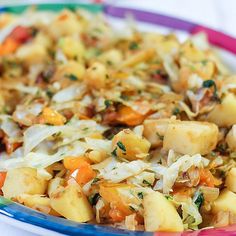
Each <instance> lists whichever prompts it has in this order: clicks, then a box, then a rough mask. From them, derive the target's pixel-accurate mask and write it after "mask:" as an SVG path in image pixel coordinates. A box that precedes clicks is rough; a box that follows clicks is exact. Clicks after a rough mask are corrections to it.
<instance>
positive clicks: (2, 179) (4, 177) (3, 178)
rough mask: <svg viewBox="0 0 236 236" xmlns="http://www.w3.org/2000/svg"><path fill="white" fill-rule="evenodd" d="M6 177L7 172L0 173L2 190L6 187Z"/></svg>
mask: <svg viewBox="0 0 236 236" xmlns="http://www.w3.org/2000/svg"><path fill="white" fill-rule="evenodd" d="M6 175H7V172H0V189H1V188H2V186H3V185H4V182H5V179H6Z"/></svg>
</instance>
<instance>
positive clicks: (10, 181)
mask: <svg viewBox="0 0 236 236" xmlns="http://www.w3.org/2000/svg"><path fill="white" fill-rule="evenodd" d="M46 188H47V181H46V180H44V179H42V178H40V177H39V176H37V171H36V170H35V169H32V168H17V169H13V170H9V171H8V172H7V175H6V179H5V182H4V185H3V187H2V191H3V196H4V197H6V198H16V197H18V196H20V195H21V194H24V193H25V194H44V193H45V191H46Z"/></svg>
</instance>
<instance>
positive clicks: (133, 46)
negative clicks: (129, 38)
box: [129, 42, 139, 50]
mask: <svg viewBox="0 0 236 236" xmlns="http://www.w3.org/2000/svg"><path fill="white" fill-rule="evenodd" d="M138 48H139V45H138V44H137V43H136V42H131V43H130V45H129V49H130V50H137V49H138Z"/></svg>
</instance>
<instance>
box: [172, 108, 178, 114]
mask: <svg viewBox="0 0 236 236" xmlns="http://www.w3.org/2000/svg"><path fill="white" fill-rule="evenodd" d="M179 113H180V110H179V108H178V107H175V108H174V109H173V110H172V114H173V115H175V116H176V115H178V114H179Z"/></svg>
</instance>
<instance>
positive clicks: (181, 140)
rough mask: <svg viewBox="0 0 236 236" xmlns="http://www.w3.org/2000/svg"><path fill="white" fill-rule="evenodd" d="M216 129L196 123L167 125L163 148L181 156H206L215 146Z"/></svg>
mask: <svg viewBox="0 0 236 236" xmlns="http://www.w3.org/2000/svg"><path fill="white" fill-rule="evenodd" d="M218 133H219V131H218V127H217V126H216V125H215V124H212V123H208V122H198V121H179V122H176V123H173V124H169V125H168V128H167V130H166V133H165V135H164V140H163V148H164V149H165V150H170V149H173V150H174V151H175V152H178V153H181V154H189V155H193V154H197V153H199V154H202V155H204V154H207V153H209V152H210V151H212V150H213V149H214V148H215V147H216V144H217V139H218Z"/></svg>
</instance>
